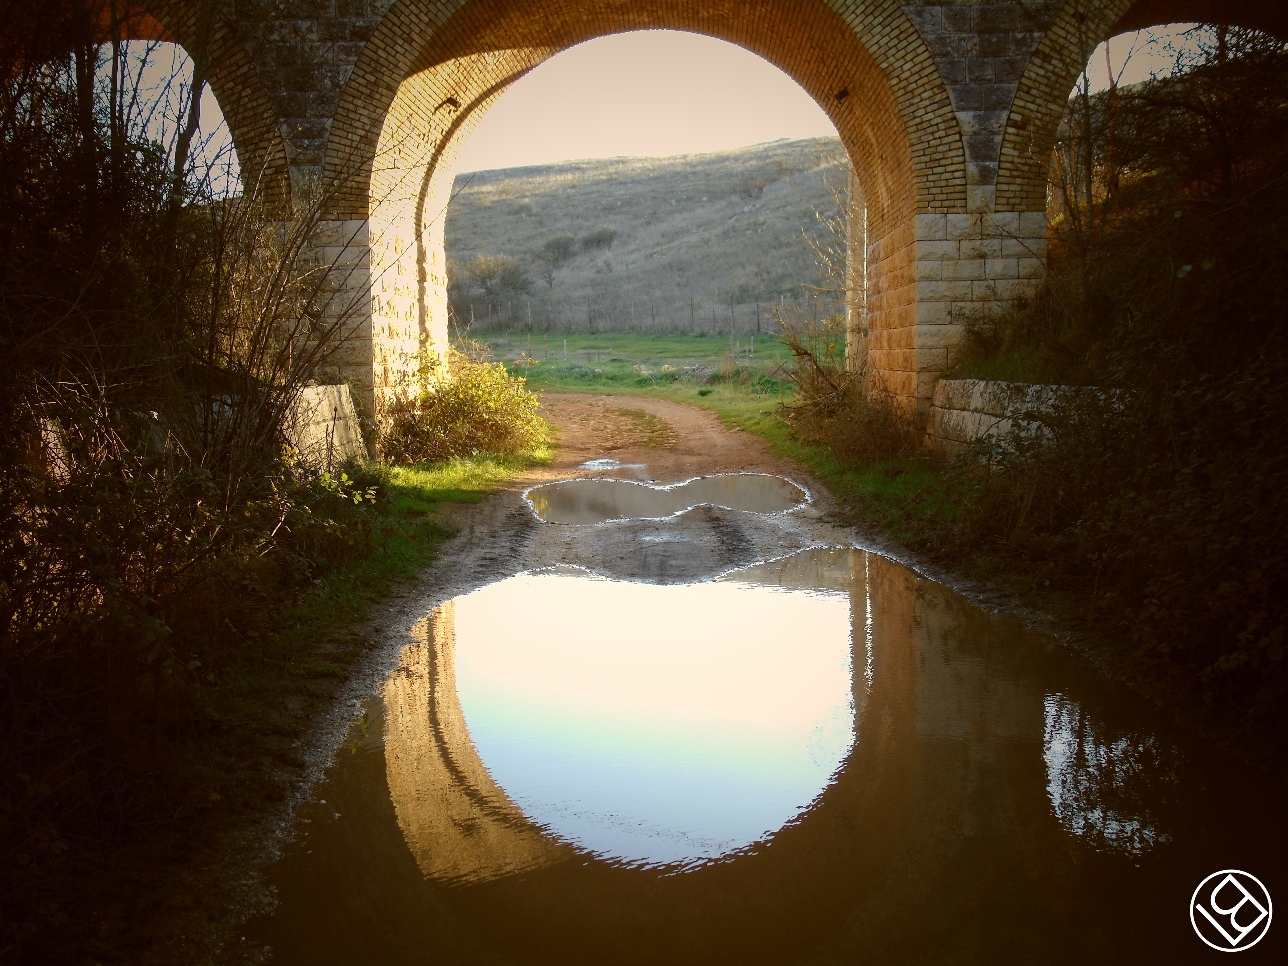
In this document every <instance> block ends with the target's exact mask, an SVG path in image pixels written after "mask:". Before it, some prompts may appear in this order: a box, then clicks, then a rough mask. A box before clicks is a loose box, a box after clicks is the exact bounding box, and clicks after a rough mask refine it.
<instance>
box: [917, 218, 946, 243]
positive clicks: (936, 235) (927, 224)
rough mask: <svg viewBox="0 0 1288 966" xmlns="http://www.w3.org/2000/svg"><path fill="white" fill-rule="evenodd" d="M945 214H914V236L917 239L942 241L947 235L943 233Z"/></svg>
mask: <svg viewBox="0 0 1288 966" xmlns="http://www.w3.org/2000/svg"><path fill="white" fill-rule="evenodd" d="M947 219H948V216H947V215H926V214H921V215H917V216H916V236H917V240H918V241H943V240H945V239H946V238H947V237H948V236H947V234H946V233H945V229H946V221H947Z"/></svg>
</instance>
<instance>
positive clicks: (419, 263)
mask: <svg viewBox="0 0 1288 966" xmlns="http://www.w3.org/2000/svg"><path fill="white" fill-rule="evenodd" d="M211 2H212V3H213V4H214V6H213V8H212V9H213V10H214V11H215V14H216V15H215V17H214V18H213V20H212V21H211V24H212V25H211V27H210V28H209V29H207V30H203V29H202V28H201V22H202V21H201V18H200V16H199V14H200V12H201V10H202V9H203V3H202V0H134V3H135V5H136V6H140V5H141V6H144V7H146V8H147V10H148V12H149V13H150V14H151V16H152V18H153V19H152V20H150V21H149V22H151V23H155V24H159V25H160V27H161V31H162V32H163V33H164V34H165V35H166V36H167V37H169V38H171V39H174V40H176V41H178V42H179V43H181V44H183V45H184V46H185V47H186V48H188V49H189V52H190V53H193V54H194V57H195V56H198V51H203V52H204V54H203V56H206V57H207V58H208V61H209V63H210V65H211V79H212V87H213V88H214V90H215V93H216V95H217V96H218V97H219V100H220V104H221V106H222V107H223V109H224V112H225V115H226V116H227V117H228V121H229V127H230V129H231V131H232V133H233V137H234V142H235V144H236V146H237V150H238V154H239V157H240V158H241V161H242V165H243V169H244V170H248V171H253V172H256V173H257V176H262V177H266V178H268V179H269V180H270V182H272V183H273V184H274V185H276V186H278V189H279V190H280V191H281V192H282V195H283V197H285V196H287V195H290V194H292V193H296V194H298V192H299V191H300V188H301V186H303V185H306V184H307V185H310V186H315V185H319V184H321V185H324V186H325V187H326V189H327V192H328V197H330V198H332V199H333V201H332V209H333V210H332V212H331V215H332V217H333V219H334V220H333V222H332V225H333V226H335V228H336V232H337V233H338V236H340V237H344V238H347V239H348V241H347V243H346V244H345V245H341V246H340V247H348V248H352V249H353V251H352V252H348V253H345V254H343V255H340V254H339V253H337V252H335V251H333V250H332V249H334V248H335V246H334V245H329V244H328V245H327V246H324V247H327V249H328V252H327V253H326V257H327V259H328V261H329V262H335V263H336V265H337V269H338V271H337V274H336V278H337V282H336V288H337V292H343V293H344V295H345V297H346V298H348V299H349V300H350V306H351V307H352V306H353V305H354V304H356V303H355V302H354V301H353V300H357V302H360V303H362V304H361V305H360V306H358V308H357V310H356V312H355V313H353V314H354V318H353V320H352V321H351V324H349V326H348V329H349V336H350V337H349V338H348V339H347V340H346V343H345V345H344V346H342V347H341V349H340V350H339V352H338V354H337V358H336V360H335V362H336V366H337V368H339V369H340V370H341V371H342V372H343V373H344V374H345V375H346V376H347V377H348V378H350V379H351V380H352V384H353V387H354V391H355V394H356V399H357V403H358V406H359V408H361V409H363V410H364V411H366V412H368V413H370V412H373V411H375V410H378V409H379V407H380V405H381V402H382V401H383V400H384V399H387V398H388V397H389V396H390V395H391V394H393V393H396V392H399V391H402V390H406V389H408V388H410V386H411V384H412V382H413V379H414V373H415V357H416V354H417V351H418V350H419V348H420V347H422V346H427V347H429V348H430V349H431V350H437V349H441V348H442V347H443V346H444V345H445V340H446V279H445V275H444V271H445V265H444V262H445V259H444V256H443V225H442V221H443V213H444V209H445V206H446V200H447V197H448V191H449V189H450V185H451V182H452V175H453V168H454V164H455V158H456V156H457V153H458V151H459V148H460V145H461V143H462V142H463V141H464V139H465V138H466V137H468V135H469V132H470V131H471V130H472V129H473V127H474V125H475V124H477V122H478V120H479V119H480V118H481V117H482V115H483V113H484V112H485V111H486V110H487V108H488V106H489V105H490V104H491V103H492V101H493V100H494V99H495V98H496V97H497V96H498V95H499V94H500V93H501V92H503V91H504V90H505V88H506V86H507V85H508V84H510V83H511V82H513V81H514V80H515V79H516V78H518V77H519V76H521V75H522V74H523V73H525V72H526V71H528V70H530V69H531V68H532V67H534V66H536V65H537V64H539V63H541V62H542V61H543V60H545V59H547V58H548V57H550V56H553V55H554V54H556V53H558V52H559V51H561V50H564V49H566V48H568V47H570V46H572V45H573V44H577V43H581V42H583V41H585V40H589V39H592V38H594V37H600V36H605V35H607V34H612V33H618V32H622V31H627V30H641V29H658V28H669V29H676V30H686V31H692V32H696V33H702V34H706V35H708V36H713V37H718V38H721V39H724V40H727V41H729V42H731V43H735V44H738V45H740V46H742V47H745V48H746V49H748V50H750V51H753V52H754V53H756V54H759V55H760V56H762V57H764V58H765V59H767V60H769V61H771V62H772V63H774V64H775V65H777V66H778V67H780V68H781V69H782V70H783V71H785V72H786V73H787V74H789V75H790V76H791V77H792V78H794V79H795V80H796V81H797V82H798V83H799V84H800V85H801V86H802V87H803V88H804V89H805V90H806V91H808V92H809V93H810V95H811V96H813V97H814V99H815V100H816V101H817V102H818V104H819V105H820V106H821V107H822V108H823V110H824V111H825V112H826V113H827V114H828V116H829V117H830V118H831V119H832V121H833V123H834V124H835V125H836V128H837V131H838V132H839V134H840V136H841V139H842V141H843V143H844V144H845V147H846V149H847V151H848V152H849V155H850V158H851V160H852V161H853V163H854V168H855V172H856V177H857V182H858V186H859V188H860V193H861V195H862V198H863V201H864V203H865V205H866V209H865V212H866V214H865V218H866V222H865V227H866V232H865V233H864V232H861V231H859V232H852V235H853V236H854V237H856V238H857V237H860V235H864V237H866V239H867V258H866V262H865V263H863V264H862V265H858V264H856V266H855V271H854V276H855V282H854V284H855V289H856V296H855V298H854V299H853V300H852V302H853V303H854V305H855V306H861V308H859V309H855V310H852V311H851V312H850V318H851V320H852V324H853V325H854V326H855V327H856V329H858V328H860V327H862V328H863V331H862V332H859V331H856V332H855V333H854V334H853V336H852V338H851V340H850V344H851V345H852V346H853V347H855V349H856V351H860V350H859V346H861V345H865V346H866V352H867V355H866V360H865V361H866V365H867V367H868V370H869V372H870V373H871V374H872V376H873V378H874V379H876V380H879V381H881V382H883V383H884V384H885V385H887V386H888V387H889V388H890V389H891V390H893V391H894V392H896V393H898V394H899V395H901V396H904V397H906V398H907V399H908V400H909V402H910V403H912V404H915V405H917V406H919V407H922V408H928V407H929V406H930V404H931V401H932V396H933V392H934V385H935V382H936V381H937V379H938V375H939V373H940V372H941V371H942V370H943V368H944V366H945V365H946V363H947V359H948V355H949V353H950V352H951V350H952V348H953V346H954V345H956V344H957V341H958V340H959V338H960V335H961V332H962V325H963V323H964V322H965V320H966V319H968V318H970V317H971V316H975V315H979V314H982V313H987V312H989V311H992V310H995V309H997V308H999V307H1003V306H1005V305H1006V304H1008V303H1009V302H1011V301H1012V300H1013V299H1016V298H1020V297H1023V296H1024V295H1025V294H1026V293H1029V292H1031V291H1033V289H1034V287H1035V285H1036V284H1037V283H1038V281H1039V280H1040V279H1041V277H1042V273H1043V270H1044V267H1045V263H1046V224H1045V216H1044V212H1045V208H1046V198H1045V191H1046V172H1047V162H1048V158H1049V154H1050V146H1051V144H1052V142H1053V140H1054V133H1055V128H1056V125H1057V124H1058V121H1059V118H1060V114H1061V112H1062V111H1063V108H1064V104H1065V102H1066V100H1067V98H1068V95H1069V92H1070V90H1071V88H1072V86H1073V84H1074V81H1075V80H1076V77H1077V74H1078V72H1079V71H1080V70H1081V68H1082V65H1083V63H1084V62H1085V60H1086V56H1087V55H1088V54H1089V53H1090V51H1091V49H1093V48H1094V46H1095V44H1096V43H1097V42H1098V41H1099V40H1101V39H1103V38H1104V37H1106V36H1108V35H1109V33H1110V32H1111V31H1112V30H1113V28H1114V25H1115V24H1117V23H1119V22H1122V21H1123V18H1124V17H1125V16H1127V15H1129V14H1130V15H1131V16H1133V17H1135V19H1136V20H1141V19H1142V18H1144V19H1146V20H1152V22H1155V23H1165V22H1169V19H1172V18H1171V14H1170V13H1169V11H1172V9H1173V8H1175V10H1176V11H1181V9H1182V7H1184V5H1185V3H1187V2H1190V3H1192V0H1142V2H1140V3H1135V4H1133V2H1132V0H549V2H541V3H535V2H531V0H211ZM1245 5H1246V4H1245ZM1272 6H1273V5H1272ZM1267 9H1269V8H1267ZM1133 26H1141V24H1139V23H1135V21H1133ZM856 210H857V209H856ZM342 301H343V299H338V300H337V303H339V302H342Z"/></svg>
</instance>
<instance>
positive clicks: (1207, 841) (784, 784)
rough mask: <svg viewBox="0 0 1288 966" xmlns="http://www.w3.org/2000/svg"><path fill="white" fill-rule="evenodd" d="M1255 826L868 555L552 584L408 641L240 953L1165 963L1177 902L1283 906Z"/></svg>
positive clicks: (1171, 758) (560, 571) (1251, 786)
mask: <svg viewBox="0 0 1288 966" xmlns="http://www.w3.org/2000/svg"><path fill="white" fill-rule="evenodd" d="M1284 809H1285V796H1284V793H1283V790H1282V789H1281V788H1279V787H1278V786H1277V785H1275V784H1274V783H1273V782H1271V781H1269V780H1267V779H1266V778H1264V777H1263V776H1261V775H1259V774H1258V773H1256V772H1255V771H1253V770H1252V769H1249V768H1246V767H1244V766H1242V765H1241V764H1239V763H1238V762H1237V761H1235V760H1233V759H1231V758H1230V757H1229V756H1228V755H1226V754H1224V753H1222V752H1221V750H1220V749H1216V748H1213V747H1211V746H1209V745H1207V744H1205V743H1204V742H1201V741H1199V740H1197V739H1194V738H1192V737H1191V736H1187V735H1184V734H1181V733H1178V732H1176V731H1175V730H1174V729H1172V728H1170V727H1169V726H1168V725H1167V724H1166V722H1165V721H1163V720H1162V719H1161V718H1160V716H1159V715H1157V714H1155V713H1153V712H1152V711H1150V710H1149V709H1148V708H1146V707H1144V706H1143V705H1142V703H1141V702H1140V700H1139V698H1136V697H1135V696H1133V695H1130V694H1126V693H1122V692H1120V691H1119V690H1117V689H1115V688H1113V687H1112V686H1110V685H1108V684H1106V682H1105V681H1104V680H1103V679H1102V678H1100V677H1099V676H1098V675H1097V674H1096V673H1095V672H1094V671H1093V670H1092V669H1091V668H1090V667H1089V666H1088V665H1087V664H1086V663H1085V662H1083V661H1082V660H1081V659H1080V658H1079V657H1078V656H1077V655H1076V654H1073V653H1071V652H1070V651H1069V650H1068V649H1066V648H1064V647H1061V646H1059V645H1057V644H1055V643H1054V642H1052V641H1051V640H1049V639H1047V638H1045V637H1042V636H1041V635H1038V634H1035V633H1033V632H1031V631H1028V630H1026V629H1025V627H1024V626H1023V625H1022V623H1021V622H1020V621H1019V620H1016V619H1013V618H1008V617H998V616H995V615H990V614H987V613H984V612H983V611H981V610H980V609H979V608H977V607H975V606H974V605H972V604H971V603H970V602H968V601H966V600H965V599H963V598H962V597H960V596H958V595H957V594H955V593H953V592H952V591H951V590H949V589H947V588H945V587H943V586H941V585H939V584H936V583H934V582H933V581H930V580H927V579H925V578H922V577H920V576H918V575H917V574H915V573H913V572H911V571H909V570H908V569H906V568H904V567H902V566H900V565H899V564H897V563H893V562H891V561H889V560H887V559H885V558H882V557H880V556H878V555H876V554H872V553H867V552H864V551H860V550H851V549H815V550H807V551H804V552H800V553H796V554H793V555H791V556H788V557H784V558H782V559H780V560H776V561H772V562H769V563H763V564H759V565H756V566H753V567H749V568H746V569H742V570H738V571H735V572H733V573H731V574H728V575H726V576H724V577H722V578H720V579H718V580H710V581H705V582H700V583H694V584H672V585H661V584H651V583H643V582H639V581H632V580H609V579H605V578H602V577H597V576H595V575H593V574H591V573H588V572H586V571H584V570H580V569H574V568H566V567H564V568H557V569H551V570H543V571H536V572H532V573H525V574H519V575H517V576H514V577H510V578H507V579H505V580H501V581H499V582H497V583H494V584H491V585H488V586H485V587H482V588H480V589H478V590H475V591H473V592H472V593H469V594H465V595H462V596H460V597H458V598H456V599H455V600H453V601H449V602H447V603H445V604H443V605H441V606H438V607H435V608H434V609H433V610H432V612H430V613H429V615H428V616H427V617H426V618H425V619H424V620H423V621H422V622H421V624H420V625H418V629H417V632H416V636H415V640H414V642H413V643H412V644H410V645H409V646H407V647H406V648H405V650H404V651H403V653H402V655H401V659H400V662H399V665H398V667H397V668H396V669H395V670H394V671H393V672H392V673H391V674H390V675H389V677H388V680H387V681H386V682H385V685H384V687H383V689H382V692H381V694H380V695H379V696H375V697H373V698H372V699H371V700H369V701H368V702H367V703H366V704H365V708H364V713H363V716H362V718H361V719H360V720H359V721H358V722H357V723H356V724H355V725H354V727H353V728H352V729H351V731H350V734H349V737H348V739H347V740H346V742H345V744H344V746H343V747H342V749H341V751H340V752H339V754H338V756H337V758H336V761H335V763H334V765H333V767H332V768H331V769H330V770H329V771H328V773H327V776H326V778H325V779H324V780H323V781H322V782H320V783H319V785H318V786H317V788H316V789H315V790H314V804H312V805H310V806H308V807H307V808H305V809H304V811H303V812H302V814H301V816H300V824H299V825H298V826H297V831H296V839H295V842H294V843H293V844H291V845H290V846H288V847H287V848H286V850H285V852H284V854H283V856H282V858H281V859H280V860H279V861H278V863H277V864H276V865H275V866H274V867H273V868H272V869H271V871H270V874H269V879H270V882H271V884H272V886H273V887H274V889H275V890H276V895H277V898H278V905H277V907H276V908H275V909H274V910H273V911H272V912H271V913H268V914H266V915H265V916H264V917H262V918H260V919H259V920H256V921H254V922H252V923H250V924H248V927H247V929H246V931H245V934H246V937H247V940H248V941H250V942H251V943H253V944H257V945H258V946H259V947H264V946H267V947H271V949H272V954H271V955H272V961H273V962H275V963H283V964H287V963H300V964H305V963H307V964H310V966H318V964H329V963H336V964H339V963H345V964H348V963H356V962H378V963H381V964H382V966H391V964H403V963H406V964H409V966H410V964H413V963H417V964H418V963H425V962H440V961H441V962H451V963H469V964H474V963H478V964H484V963H502V962H513V963H534V964H545V963H550V964H573V963H586V964H596V966H598V964H602V963H639V964H646V963H647V964H652V963H659V964H661V963H665V964H668V966H669V964H674V963H695V964H697V963H702V964H707V963H738V964H744V963H765V964H781V963H795V962H810V963H838V964H840V963H845V964H850V963H858V962H865V963H893V962H935V963H980V964H985V963H987V964H992V963H996V962H1025V963H1028V962H1059V963H1082V962H1096V963H1111V962H1112V963H1133V964H1134V963H1145V962H1190V961H1193V960H1194V957H1195V956H1197V955H1198V954H1199V952H1201V951H1203V947H1202V945H1201V943H1200V942H1199V940H1198V938H1197V937H1196V936H1195V935H1194V934H1193V931H1192V930H1191V928H1190V923H1189V922H1188V920H1187V903H1188V902H1189V898H1190V895H1191V893H1192V892H1193V890H1194V888H1195V887H1196V886H1197V884H1198V883H1199V882H1200V881H1201V880H1202V879H1203V878H1204V877H1205V876H1207V875H1208V874H1210V873H1212V872H1215V871H1217V870H1220V869H1228V868H1238V869H1244V870H1247V871H1249V872H1252V873H1253V874H1255V875H1258V876H1259V877H1260V878H1261V879H1262V881H1264V882H1266V883H1267V885H1268V887H1269V888H1270V889H1271V890H1272V891H1273V890H1275V889H1276V888H1277V886H1276V883H1282V882H1284V881H1288V879H1286V878H1285V875H1286V874H1288V863H1286V862H1285V851H1286V846H1288V843H1286V834H1285V831H1284V823H1283V821H1282V815H1283V812H1284ZM1276 935H1277V934H1276V933H1275V932H1274V931H1273V930H1272V931H1271V932H1270V933H1269V934H1268V936H1267V941H1266V942H1265V943H1263V944H1261V946H1262V948H1264V950H1265V951H1266V952H1267V954H1268V955H1269V956H1270V957H1271V958H1274V956H1275V955H1276V954H1274V953H1273V949H1274V948H1276V947H1275V945H1274V943H1275V941H1276V940H1275V936H1276Z"/></svg>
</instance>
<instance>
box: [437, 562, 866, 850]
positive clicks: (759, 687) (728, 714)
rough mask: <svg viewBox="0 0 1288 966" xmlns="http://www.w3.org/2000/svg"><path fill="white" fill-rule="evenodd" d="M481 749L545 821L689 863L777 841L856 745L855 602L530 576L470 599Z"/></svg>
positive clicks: (466, 702)
mask: <svg viewBox="0 0 1288 966" xmlns="http://www.w3.org/2000/svg"><path fill="white" fill-rule="evenodd" d="M455 615H456V683H457V693H458V695H459V698H460V703H461V708H462V710H463V712H464V717H465V721H466V724H467V726H468V728H469V733H470V736H471V738H472V739H473V743H474V747H475V749H476V751H477V753H478V755H479V758H480V759H481V760H482V762H483V764H484V766H485V767H486V768H487V770H488V772H489V773H490V775H491V777H492V778H493V780H494V781H495V782H496V783H497V784H498V785H499V786H500V787H501V788H502V789H503V790H504V791H505V792H506V793H507V794H508V795H509V797H510V798H511V799H512V800H513V801H514V802H515V803H516V804H517V805H518V806H519V807H520V808H521V809H522V810H523V812H524V814H525V815H527V816H528V817H529V818H530V819H532V820H533V821H534V822H536V823H537V824H539V825H541V826H542V827H543V828H545V829H546V830H548V831H549V832H551V833H553V834H554V835H557V836H558V837H560V838H561V839H563V840H565V841H568V842H571V843H573V844H575V845H578V846H580V847H582V848H585V849H588V850H590V851H591V852H593V853H595V854H596V855H597V856H600V857H601V858H608V859H615V860H619V861H623V862H627V863H638V864H644V865H680V866H687V865H692V864H693V863H695V862H698V861H701V860H704V859H712V858H716V857H719V856H722V855H725V854H728V853H730V852H733V851H736V850H739V849H742V848H745V847H746V846H748V845H751V844H752V843H754V842H757V841H759V840H762V839H764V838H766V837H767V836H769V835H770V834H772V833H773V832H775V831H777V830H778V829H779V828H781V827H782V826H784V825H786V824H787V823H788V822H789V821H791V820H792V819H793V818H795V817H796V816H797V815H798V814H799V813H800V812H801V811H802V810H803V809H805V808H807V807H808V806H809V805H810V803H811V802H813V801H814V800H815V799H816V798H817V797H818V795H819V794H820V793H821V792H822V791H823V789H824V788H825V787H826V786H827V784H828V782H829V780H830V779H831V777H832V775H833V774H834V773H835V772H836V770H837V769H838V768H839V767H840V765H841V763H842V762H843V761H844V760H845V757H846V755H847V754H848V752H849V750H850V746H851V745H852V743H853V740H854V704H853V698H852V681H851V679H852V673H851V671H852V668H851V663H852V662H851V654H850V648H851V641H850V624H851V619H850V605H849V598H848V595H845V594H841V593H835V592H827V591H806V590H787V589H781V588H776V587H768V586H759V585H755V584H748V583H741V582H737V581H721V582H711V583H702V584H690V585H683V586H674V585H673V586H656V585H650V584H641V583H626V582H617V581H609V580H604V579H602V578H598V577H594V576H591V575H588V574H585V573H579V572H575V571H563V572H548V573H537V574H525V575H520V576H518V577H513V578H511V579H509V580H505V581H502V582H500V583H498V584H493V585H492V586H490V587H486V588H483V589H482V590H479V591H476V592H475V593H473V594H469V595H467V596H465V597H462V598H459V599H458V600H457V601H456V606H455Z"/></svg>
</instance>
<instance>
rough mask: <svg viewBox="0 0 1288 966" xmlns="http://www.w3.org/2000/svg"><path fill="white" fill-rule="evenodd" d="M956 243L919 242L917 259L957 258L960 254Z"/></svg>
mask: <svg viewBox="0 0 1288 966" xmlns="http://www.w3.org/2000/svg"><path fill="white" fill-rule="evenodd" d="M959 250H960V249H959V248H958V244H957V242H955V241H919V242H917V257H918V259H923V258H956V257H957V255H958V252H959Z"/></svg>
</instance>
